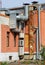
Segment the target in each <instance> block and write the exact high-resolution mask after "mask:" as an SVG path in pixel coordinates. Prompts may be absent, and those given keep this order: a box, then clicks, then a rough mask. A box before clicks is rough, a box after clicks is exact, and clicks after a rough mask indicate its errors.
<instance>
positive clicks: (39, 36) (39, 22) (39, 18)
mask: <svg viewBox="0 0 45 65" xmlns="http://www.w3.org/2000/svg"><path fill="white" fill-rule="evenodd" d="M40 8H41V6H39V7H38V29H39V43H40V50H41V33H40V31H41V28H40V23H41V22H40Z"/></svg>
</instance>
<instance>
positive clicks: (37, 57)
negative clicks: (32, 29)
mask: <svg viewBox="0 0 45 65" xmlns="http://www.w3.org/2000/svg"><path fill="white" fill-rule="evenodd" d="M38 32H39V30H38V28H36V59H39V54H38V52H39V51H38V49H39V46H38V41H39V39H38V38H39V37H38Z"/></svg>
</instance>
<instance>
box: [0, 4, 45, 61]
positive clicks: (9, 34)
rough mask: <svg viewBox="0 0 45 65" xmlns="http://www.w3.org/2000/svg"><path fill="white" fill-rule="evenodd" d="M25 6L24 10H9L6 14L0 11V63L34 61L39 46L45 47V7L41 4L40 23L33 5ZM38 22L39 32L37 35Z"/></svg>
mask: <svg viewBox="0 0 45 65" xmlns="http://www.w3.org/2000/svg"><path fill="white" fill-rule="evenodd" d="M25 6H26V8H25ZM25 6H24V9H23V7H20V8H14V9H9V11H8V12H7V10H0V61H9V60H12V61H13V60H19V59H22V58H23V59H26V58H27V59H32V58H33V59H36V52H39V51H40V46H42V45H43V46H44V45H45V5H44V4H41V9H40V21H39V14H38V10H37V9H36V8H35V7H34V5H33V4H32V5H25ZM27 6H28V8H27ZM36 6H37V4H36ZM39 6H40V5H39ZM32 9H33V10H32ZM26 10H28V11H26ZM16 11H17V12H16ZM24 11H25V13H24ZM5 13H6V14H5ZM15 13H16V16H15ZM24 14H25V15H24ZM26 16H27V17H26ZM15 22H16V23H15ZM39 22H40V32H38V33H37V32H36V31H37V28H38V29H39ZM15 24H16V25H15ZM37 34H38V35H39V34H40V35H39V36H40V37H38V35H37ZM37 37H38V38H37ZM38 39H39V40H38ZM37 40H38V42H37ZM40 41H41V42H40ZM37 44H38V48H37Z"/></svg>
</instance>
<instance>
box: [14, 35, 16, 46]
mask: <svg viewBox="0 0 45 65" xmlns="http://www.w3.org/2000/svg"><path fill="white" fill-rule="evenodd" d="M15 46H16V34H14V47H15Z"/></svg>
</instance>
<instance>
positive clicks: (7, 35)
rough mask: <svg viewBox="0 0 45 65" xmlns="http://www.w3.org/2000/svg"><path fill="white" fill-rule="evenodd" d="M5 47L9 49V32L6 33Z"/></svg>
mask: <svg viewBox="0 0 45 65" xmlns="http://www.w3.org/2000/svg"><path fill="white" fill-rule="evenodd" d="M7 47H9V32H7Z"/></svg>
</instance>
